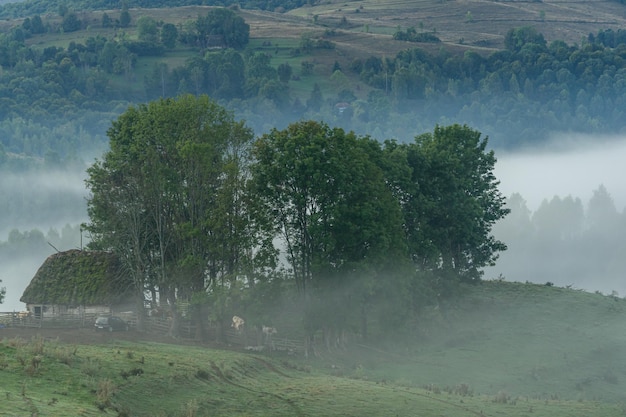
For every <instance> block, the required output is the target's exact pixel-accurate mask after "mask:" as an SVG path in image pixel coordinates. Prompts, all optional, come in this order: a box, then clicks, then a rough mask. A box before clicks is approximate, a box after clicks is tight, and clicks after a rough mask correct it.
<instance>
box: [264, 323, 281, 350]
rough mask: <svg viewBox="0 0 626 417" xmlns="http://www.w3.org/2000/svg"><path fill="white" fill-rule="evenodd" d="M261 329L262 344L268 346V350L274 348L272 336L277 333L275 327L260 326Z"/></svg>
mask: <svg viewBox="0 0 626 417" xmlns="http://www.w3.org/2000/svg"><path fill="white" fill-rule="evenodd" d="M261 330H262V331H263V344H265V345H266V346H268V347H269V348H270V350H274V342H273V341H272V336H273V335H275V334H276V333H278V330H276V327H269V326H262V327H261Z"/></svg>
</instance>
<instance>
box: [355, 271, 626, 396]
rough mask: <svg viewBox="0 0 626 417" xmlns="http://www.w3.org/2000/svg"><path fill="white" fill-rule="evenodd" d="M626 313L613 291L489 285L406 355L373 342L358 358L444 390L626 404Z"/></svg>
mask: <svg viewBox="0 0 626 417" xmlns="http://www.w3.org/2000/svg"><path fill="white" fill-rule="evenodd" d="M625 312H626V301H625V300H624V299H621V298H617V297H613V296H604V295H601V294H590V293H586V292H582V291H577V290H573V289H566V288H557V287H551V286H545V285H536V284H522V283H507V282H484V283H482V284H481V285H478V286H474V287H470V288H468V290H467V293H466V294H464V295H463V296H462V298H459V299H458V300H457V301H456V302H455V303H454V304H453V305H451V306H448V307H444V306H441V307H440V308H439V309H433V310H431V311H430V312H427V313H426V314H425V316H424V317H422V323H421V325H420V326H419V341H418V342H417V343H415V344H414V345H412V346H411V347H410V348H408V349H406V350H405V351H399V350H398V349H393V348H390V349H389V350H388V351H386V354H385V355H381V354H380V352H376V354H372V353H370V354H368V350H369V351H372V349H366V348H365V346H363V347H362V349H361V356H356V358H357V359H354V358H355V356H354V354H353V355H352V359H351V361H352V362H353V363H354V361H355V360H360V361H361V362H360V363H359V365H360V366H361V369H360V372H361V373H362V374H364V375H366V376H367V377H368V378H370V379H374V380H380V379H381V378H386V379H388V380H389V379H391V380H394V381H401V382H404V383H407V384H410V385H415V386H425V387H430V388H431V389H434V390H446V389H448V390H450V389H452V390H457V389H459V388H458V387H463V388H462V389H463V390H465V391H469V392H473V393H475V394H483V395H491V396H498V395H501V396H504V397H505V398H510V399H512V400H513V399H516V398H525V399H526V398H529V399H538V400H548V401H549V400H554V399H565V400H575V401H590V400H591V401H607V402H612V403H626V394H625V393H626V365H625V364H624V362H623V358H624V357H625V356H626V320H624V315H625ZM372 352H373V351H372ZM382 358H384V360H382V361H381V359H382ZM344 363H345V362H344ZM347 363H349V362H347Z"/></svg>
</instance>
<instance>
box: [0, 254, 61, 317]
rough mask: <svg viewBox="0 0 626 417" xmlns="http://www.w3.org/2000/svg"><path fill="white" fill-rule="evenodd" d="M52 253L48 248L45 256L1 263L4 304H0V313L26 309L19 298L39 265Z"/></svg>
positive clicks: (34, 256) (26, 256)
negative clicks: (4, 291)
mask: <svg viewBox="0 0 626 417" xmlns="http://www.w3.org/2000/svg"><path fill="white" fill-rule="evenodd" d="M53 253H54V250H53V249H52V248H50V251H49V253H47V254H38V255H24V256H22V257H19V258H16V259H12V260H10V261H9V262H6V261H5V262H3V264H2V269H1V272H0V279H1V280H2V283H0V287H5V288H6V295H5V298H4V302H3V303H2V304H0V311H5V312H6V311H24V310H25V309H26V305H25V304H24V303H22V302H21V301H20V297H21V296H22V294H23V293H24V290H25V289H26V287H27V286H28V284H30V280H31V279H32V278H33V277H34V276H35V273H36V272H37V270H38V269H39V267H40V266H41V264H43V262H44V261H45V260H46V258H47V257H48V256H50V255H52V254H53Z"/></svg>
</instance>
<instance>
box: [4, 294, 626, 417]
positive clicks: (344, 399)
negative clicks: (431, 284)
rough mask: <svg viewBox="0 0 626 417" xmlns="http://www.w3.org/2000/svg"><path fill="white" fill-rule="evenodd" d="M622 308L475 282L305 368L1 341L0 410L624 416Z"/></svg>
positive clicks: (239, 358) (229, 356)
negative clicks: (400, 330)
mask: <svg viewBox="0 0 626 417" xmlns="http://www.w3.org/2000/svg"><path fill="white" fill-rule="evenodd" d="M625 308H626V301H624V300H623V299H619V298H615V297H611V296H603V295H600V294H589V293H584V292H580V291H576V290H571V289H563V288H555V287H551V286H543V285H534V284H519V283H506V282H485V283H483V284H482V285H479V286H476V287H471V288H470V289H469V291H468V293H467V294H466V295H465V296H463V297H462V298H459V299H458V300H455V301H454V302H453V303H450V306H448V307H444V306H441V307H440V308H438V309H432V310H430V311H429V312H427V313H425V314H424V315H423V317H422V323H421V324H420V325H419V326H418V328H417V329H416V333H415V334H414V335H411V338H410V339H411V342H410V343H407V342H406V340H405V342H403V343H394V342H392V341H382V340H379V341H369V342H367V343H366V342H361V341H355V342H354V343H353V344H351V346H350V347H349V349H348V350H347V351H345V352H333V353H328V352H321V353H322V354H321V356H320V357H318V358H315V359H306V358H302V357H287V356H284V357H283V356H278V355H274V356H272V355H258V354H247V353H243V352H235V351H230V350H220V349H209V348H207V347H201V346H181V345H173V344H160V343H154V342H136V343H131V342H128V341H124V340H118V339H110V340H108V341H107V342H102V341H100V342H98V344H65V343H61V342H59V341H58V340H45V341H44V340H43V339H42V338H40V337H34V338H31V339H23V338H15V337H12V338H2V339H0V340H1V341H0V374H1V376H2V381H3V384H2V391H3V392H0V394H1V395H2V397H3V398H2V411H1V412H0V415H7V416H13V415H15V416H21V415H27V414H30V415H35V414H38V415H46V416H69V415H84V416H89V415H102V414H103V413H102V412H103V411H105V412H106V414H107V415H118V416H209V415H210V416H319V415H324V416H381V415H402V416H405V415H420V416H459V417H462V416H498V415H506V416H551V417H554V416H569V417H571V416H581V417H582V416H590V415H595V416H603V417H611V416H623V415H624V414H625V411H624V408H623V405H622V404H623V402H624V401H625V398H624V392H625V389H624V388H625V386H626V367H625V366H624V364H623V361H622V360H621V358H623V357H624V354H625V353H626V340H625V339H626V336H625V331H626V324H625V323H624V320H623V316H624V310H625ZM0 337H2V330H0ZM407 339H408V338H407Z"/></svg>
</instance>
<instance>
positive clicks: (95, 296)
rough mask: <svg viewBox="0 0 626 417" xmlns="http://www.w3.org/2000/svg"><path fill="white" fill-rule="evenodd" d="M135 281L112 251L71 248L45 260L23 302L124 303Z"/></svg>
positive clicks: (54, 303) (72, 304)
mask: <svg viewBox="0 0 626 417" xmlns="http://www.w3.org/2000/svg"><path fill="white" fill-rule="evenodd" d="M131 294H132V282H131V280H130V278H128V276H127V275H125V274H124V273H123V270H122V267H121V264H120V261H119V259H118V257H117V256H116V255H115V254H113V253H111V252H104V251H82V250H69V251H66V252H59V253H55V254H54V255H51V256H50V257H48V259H46V260H45V262H44V263H43V265H41V267H40V268H39V270H38V271H37V273H36V274H35V276H34V277H33V279H32V280H31V282H30V284H29V285H28V287H26V289H25V290H24V293H23V294H22V297H21V298H20V301H21V302H23V303H26V304H31V305H32V304H40V305H64V306H94V305H104V306H111V305H113V304H118V303H122V302H124V301H125V300H128V299H129V298H130V296H131Z"/></svg>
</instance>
